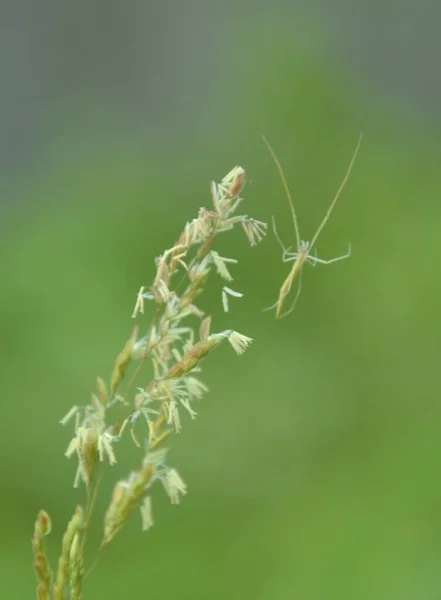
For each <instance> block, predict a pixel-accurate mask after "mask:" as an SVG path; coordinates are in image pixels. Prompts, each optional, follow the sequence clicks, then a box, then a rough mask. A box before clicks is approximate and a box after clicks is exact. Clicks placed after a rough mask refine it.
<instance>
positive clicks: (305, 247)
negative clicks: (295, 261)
mask: <svg viewBox="0 0 441 600" xmlns="http://www.w3.org/2000/svg"><path fill="white" fill-rule="evenodd" d="M308 250H309V242H305V240H300V243H299V248H298V253H299V254H306V252H308Z"/></svg>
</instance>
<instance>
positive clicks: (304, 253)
mask: <svg viewBox="0 0 441 600" xmlns="http://www.w3.org/2000/svg"><path fill="white" fill-rule="evenodd" d="M262 137H263V141H264V142H265V144H266V145H267V147H268V150H269V151H270V154H271V156H272V158H273V160H274V162H275V164H276V167H277V170H278V171H279V175H280V178H281V180H282V184H283V188H284V190H285V194H286V196H287V198H288V203H289V207H290V209H291V216H292V221H293V225H294V232H295V236H296V244H297V251H296V252H291V246H290V247H289V248H285V246H284V245H283V242H282V240H281V239H280V236H279V234H278V233H277V229H276V223H275V220H274V217H273V230H274V235H275V236H276V239H277V241H278V242H279V244H280V246H281V248H282V260H283V262H292V261H294V264H293V266H292V268H291V271H290V272H289V274H288V276H287V278H286V279H285V281H284V282H283V283H282V285H281V287H280V292H279V298H278V300H277V302H276V303H275V304H273V305H272V306H270V307H268V308H266V309H265V310H272V309H273V308H275V309H276V318H277V319H281V318H283V317H286V316H287V315H289V314H290V313H291V312H292V311H293V310H294V308H295V305H296V302H297V300H298V297H299V296H300V291H301V286H302V267H303V265H304V263H305V262H308V263H310V264H312V265H313V266H314V267H315V266H316V265H317V264H321V265H329V264H331V263H334V262H337V261H339V260H344V259H345V258H349V257H350V255H351V245H350V244H349V247H348V252H347V253H346V254H344V255H343V256H337V257H336V258H331V259H329V260H323V259H322V258H318V257H317V256H311V251H312V249H313V247H314V245H315V243H316V241H317V238H318V237H319V235H320V233H321V232H322V229H323V227H324V226H325V225H326V223H327V221H328V219H329V217H330V216H331V213H332V211H333V209H334V207H335V205H336V203H337V200H338V199H339V197H340V195H341V193H342V191H343V188H344V187H345V185H346V183H347V181H348V179H349V175H350V174H351V170H352V167H353V166H354V162H355V159H356V157H357V154H358V150H359V148H360V145H361V140H362V138H363V134H360V137H359V138H358V142H357V146H356V148H355V151H354V153H353V155H352V158H351V161H350V163H349V166H348V168H347V170H346V174H345V176H344V178H343V181H342V182H341V184H340V187H339V188H338V190H337V193H336V194H335V196H334V199H333V200H332V202H331V204H330V206H329V208H328V210H327V211H326V214H325V216H324V218H323V220H322V222H321V223H320V225H319V226H318V228H317V231H316V232H315V234H314V236H313V238H312V240H311V241H310V242H306V241H304V240H301V239H300V232H299V224H298V221H297V215H296V211H295V208H294V203H293V201H292V197H291V192H290V191H289V187H288V183H287V181H286V177H285V174H284V172H283V169H282V166H281V164H280V162H279V160H278V158H277V156H276V154H275V152H274V150H273V149H272V147H271V145H270V143H269V142H268V140H267V139H266V138H265V136H262ZM297 277H298V278H299V279H298V285H297V292H296V295H295V297H294V301H293V303H292V305H291V308H289V309H288V310H287V311H285V312H284V313H283V312H282V311H283V307H284V304H285V299H286V297H287V296H288V294H289V292H290V291H291V288H292V286H293V284H294V282H295V280H296V279H297Z"/></svg>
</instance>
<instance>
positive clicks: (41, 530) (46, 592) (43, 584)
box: [32, 510, 52, 600]
mask: <svg viewBox="0 0 441 600" xmlns="http://www.w3.org/2000/svg"><path fill="white" fill-rule="evenodd" d="M50 531H51V520H50V517H49V515H48V514H47V512H46V511H44V510H41V511H40V512H39V513H38V517H37V520H36V521H35V528H34V535H33V538H32V550H33V553H34V563H33V566H34V571H35V574H36V575H37V580H38V586H37V600H49V598H50V590H51V584H52V571H51V569H50V566H49V561H48V558H47V556H46V550H45V545H44V537H45V536H46V535H48V534H49V533H50Z"/></svg>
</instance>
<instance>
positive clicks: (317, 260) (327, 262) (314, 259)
mask: <svg viewBox="0 0 441 600" xmlns="http://www.w3.org/2000/svg"><path fill="white" fill-rule="evenodd" d="M350 256H351V244H349V248H348V251H347V253H346V254H343V255H342V256H337V257H335V258H329V259H328V260H324V259H323V258H318V257H317V256H308V260H310V261H311V264H314V263H319V264H321V265H330V264H331V263H334V262H338V261H339V260H344V259H345V258H349V257H350ZM314 266H315V265H314Z"/></svg>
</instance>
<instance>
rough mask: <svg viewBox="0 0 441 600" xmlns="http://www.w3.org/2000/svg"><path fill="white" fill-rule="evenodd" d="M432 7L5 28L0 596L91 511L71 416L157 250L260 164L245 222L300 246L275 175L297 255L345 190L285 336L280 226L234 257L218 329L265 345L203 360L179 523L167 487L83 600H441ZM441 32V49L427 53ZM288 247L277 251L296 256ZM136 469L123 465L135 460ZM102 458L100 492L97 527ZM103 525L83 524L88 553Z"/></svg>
mask: <svg viewBox="0 0 441 600" xmlns="http://www.w3.org/2000/svg"><path fill="white" fill-rule="evenodd" d="M440 13H441V8H440V7H439V6H437V5H436V4H435V3H430V2H421V3H419V4H418V6H417V5H415V4H413V3H410V2H393V1H392V2H386V3H384V2H379V1H376V2H367V1H364V2H363V1H361V2H358V3H350V2H349V1H345V0H338V1H337V0H336V1H335V2H333V3H325V2H319V1H315V2H312V3H307V2H298V3H294V2H281V1H280V2H250V1H247V0H241V1H240V2H236V3H233V2H224V3H210V2H206V3H203V2H201V1H196V0H192V1H189V2H178V0H175V1H174V2H173V1H172V0H167V1H166V2H163V3H153V2H147V1H146V2H136V1H128V2H125V3H118V2H113V1H112V2H106V3H105V2H102V1H99V0H97V1H95V2H85V1H79V2H76V3H56V2H51V1H49V0H48V1H47V2H45V3H42V4H41V5H40V6H39V7H38V9H36V6H34V3H32V2H28V3H27V4H26V3H24V4H23V6H21V5H20V7H19V5H18V4H17V5H14V6H12V5H11V7H10V10H9V11H8V16H7V18H6V19H5V20H4V21H3V20H2V21H3V22H2V26H1V28H2V32H3V35H2V39H3V45H4V48H5V51H4V52H3V53H2V54H3V57H4V60H3V63H2V65H3V67H2V68H4V69H5V70H4V86H3V87H4V89H3V90H2V96H3V99H2V100H1V101H0V114H1V123H2V129H3V132H4V134H3V135H2V141H1V143H0V151H1V159H2V170H1V189H2V194H1V197H2V202H1V207H0V210H1V212H0V217H1V225H0V227H1V240H2V260H1V273H0V275H1V281H2V292H1V299H0V303H1V313H0V327H1V335H2V344H1V349H2V361H1V381H2V390H3V392H2V409H1V424H2V430H1V431H2V435H1V438H0V439H1V442H0V443H1V445H2V451H1V454H0V461H1V462H0V464H1V474H2V494H1V496H0V507H1V514H2V515H3V518H2V527H1V532H2V535H1V537H0V553H1V573H2V577H1V580H0V581H1V584H0V585H1V588H2V589H1V592H0V596H1V598H10V599H15V598H20V599H21V598H32V597H34V593H35V592H34V588H35V581H34V574H33V572H32V570H31V560H32V557H31V551H30V536H31V533H32V529H33V522H34V519H35V516H36V514H37V512H38V510H39V509H40V508H41V507H44V508H46V509H47V510H48V511H49V513H50V514H51V516H52V519H53V533H52V535H51V536H50V538H49V539H48V547H49V552H50V554H51V557H52V560H53V561H55V559H56V557H57V556H58V549H59V545H60V540H61V535H62V532H63V530H64V526H65V524H66V521H67V519H68V518H69V517H70V515H71V513H72V511H73V508H74V506H75V504H76V503H78V502H81V501H82V500H83V496H82V493H81V492H80V491H75V490H74V489H73V488H72V481H73V476H74V471H75V466H74V464H73V462H68V461H67V459H65V458H64V457H63V453H64V451H65V448H66V445H67V443H68V441H69V439H70V438H69V436H70V430H68V429H63V428H62V427H61V426H60V425H59V424H58V420H59V418H60V417H61V416H62V415H63V414H65V412H66V411H67V409H68V408H69V407H70V406H71V405H72V404H81V403H83V402H86V401H88V398H89V393H90V390H91V389H92V387H93V385H94V378H95V376H96V375H102V376H104V377H107V376H108V375H109V373H110V371H111V368H112V365H113V361H114V358H115V356H116V354H117V352H118V351H119V350H120V348H121V345H122V343H123V342H124V341H125V339H126V338H127V336H128V333H129V331H130V328H131V326H132V321H131V319H130V315H131V312H132V309H133V304H134V300H135V296H136V292H137V290H138V289H139V286H140V285H141V284H148V283H149V282H150V281H151V278H152V276H153V275H154V262H153V258H154V256H157V255H158V254H160V253H161V251H162V250H163V249H164V248H166V247H169V246H170V245H171V244H172V243H173V242H174V240H175V239H176V237H177V235H178V234H179V232H180V230H181V229H182V226H183V224H184V223H185V221H187V220H189V219H191V218H193V217H194V216H195V215H196V213H197V210H198V208H199V207H200V206H202V205H205V206H207V205H208V203H209V193H208V192H209V182H210V180H211V179H216V180H219V179H220V178H221V177H222V176H223V175H224V174H225V173H226V172H227V171H228V170H229V169H230V168H232V167H233V166H234V165H236V164H240V165H242V166H243V167H244V168H245V169H246V170H247V175H248V183H247V186H246V189H245V193H244V196H245V201H244V204H243V207H244V211H245V212H247V213H248V214H250V215H252V216H254V217H256V218H258V219H262V220H265V221H270V219H271V216H272V215H275V217H276V219H277V221H278V223H279V230H280V233H281V235H282V237H283V239H285V240H286V241H287V242H288V240H293V231H292V227H291V224H290V222H289V212H288V207H287V203H286V198H285V197H284V194H283V190H282V186H281V183H280V180H279V179H278V176H277V173H276V170H275V168H274V165H273V163H272V161H271V157H270V156H269V154H268V152H267V150H266V148H265V146H264V144H263V142H262V140H261V133H265V135H266V136H267V137H268V138H269V140H270V141H271V143H272V145H273V146H274V148H275V149H276V152H277V154H278V156H279V158H280V161H281V162H282V164H283V165H284V167H285V170H286V175H287V178H288V180H289V182H290V185H291V189H292V193H293V196H294V199H295V202H296V207H297V211H298V215H299V220H300V228H301V234H302V237H304V238H305V239H311V237H312V235H313V232H314V231H315V228H316V226H317V224H318V222H319V220H320V219H321V217H322V215H323V214H324V211H325V210H326V208H327V206H328V203H329V202H330V199H331V198H332V196H333V194H334V192H335V190H336V188H337V186H338V184H339V183H340V181H341V179H342V177H343V174H344V172H345V169H346V167H347V164H348V161H349V158H350V156H351V153H352V152H353V150H354V147H355V144H356V141H357V137H358V135H359V132H360V131H363V132H364V141H363V145H362V148H361V151H360V154H359V157H358V160H357V163H356V165H355V168H354V171H353V173H352V176H351V179H350V181H349V183H348V186H347V188H346V189H345V192H344V194H343V196H342V198H341V202H340V203H339V205H338V206H337V209H336V211H335V213H334V214H333V216H332V218H331V220H330V222H329V224H328V226H327V227H326V229H325V231H324V233H323V235H322V237H321V238H320V239H319V242H318V252H319V255H320V256H321V257H323V258H328V257H332V256H337V255H339V254H342V253H344V252H345V250H346V247H347V244H348V242H349V241H350V242H352V247H353V256H352V257H351V259H350V260H348V261H344V262H341V263H337V264H335V265H331V266H328V267H321V266H319V267H317V268H316V269H312V268H310V267H306V269H305V273H304V277H303V291H302V295H301V297H300V300H299V302H298V305H297V308H296V310H295V312H294V313H293V314H292V315H291V316H290V317H289V318H288V319H286V320H284V321H280V322H278V321H275V320H274V316H273V315H272V314H271V313H264V312H262V310H261V309H262V308H264V307H265V306H267V305H268V304H270V303H272V302H273V301H274V300H275V299H276V297H277V292H278V287H279V286H280V284H281V282H282V281H283V279H284V277H285V276H286V274H287V266H286V265H283V264H282V262H281V256H280V255H281V253H280V249H279V247H278V245H277V242H276V241H275V239H274V236H273V235H272V234H271V235H269V236H268V239H266V240H265V241H264V243H262V245H260V246H258V247H257V248H253V249H250V248H249V247H248V245H247V242H246V240H245V239H244V237H243V235H239V233H233V234H231V235H226V236H224V237H223V239H222V240H221V243H220V252H221V254H224V255H226V256H233V257H236V258H238V259H239V261H240V262H239V264H238V265H237V266H236V267H233V272H234V276H235V281H234V286H233V287H235V289H238V290H240V291H242V292H243V293H244V298H243V299H242V300H235V299H232V301H231V312H230V314H228V315H226V314H224V313H223V312H222V307H221V302H220V294H219V289H220V286H221V282H220V281H218V282H216V283H215V284H213V285H212V286H211V287H210V291H209V292H208V293H207V294H206V295H205V298H204V301H203V307H204V308H205V309H206V310H209V311H210V312H212V313H213V316H214V324H215V325H214V326H215V329H216V330H221V329H224V328H227V327H228V328H230V327H231V328H234V329H237V330H239V331H240V332H242V333H244V334H246V335H249V336H252V337H253V338H255V342H254V343H253V345H252V346H251V347H250V349H249V351H248V352H247V353H246V354H245V355H244V356H243V357H240V358H237V357H235V356H234V353H233V352H232V351H231V349H230V348H228V347H225V348H222V349H220V350H219V351H217V353H216V355H213V357H212V358H210V359H209V360H207V361H206V362H205V364H204V377H205V381H206V382H207V384H208V385H209V387H210V389H211V392H210V394H209V395H207V396H206V398H205V399H204V401H203V404H201V405H200V406H199V410H198V412H199V416H198V419H197V420H196V421H194V422H190V421H189V420H187V421H186V422H185V424H184V429H183V432H182V434H180V435H179V436H176V438H175V439H173V442H172V451H171V456H170V458H171V462H172V463H173V464H174V465H176V466H177V468H178V470H179V471H180V473H181V474H182V475H183V477H184V479H185V480H186V482H187V483H188V486H189V493H188V496H187V497H185V499H184V501H183V502H182V504H181V505H180V506H177V507H176V506H170V504H169V502H168V500H167V498H166V497H165V494H163V493H161V492H162V490H161V489H157V490H156V491H155V493H154V517H155V527H154V528H153V529H152V530H151V531H149V532H148V533H146V534H142V533H141V532H140V521H139V516H138V515H136V516H134V517H133V519H132V520H131V522H130V523H129V524H128V526H127V527H126V529H125V530H123V532H122V533H121V534H120V535H119V536H118V537H117V538H116V539H115V541H114V543H112V544H111V546H110V547H109V548H108V550H107V551H106V553H105V555H104V556H103V557H102V562H101V563H100V565H99V566H98V567H97V569H96V570H95V571H94V572H93V574H92V575H91V577H90V579H89V580H88V582H87V586H86V593H85V599H86V600H87V599H89V598H94V599H99V598H162V599H168V598H176V597H179V598H189V599H199V598H200V599H205V598H214V599H217V598H219V599H225V598H229V599H238V600H239V599H240V600H244V599H250V600H251V599H252V600H278V599H281V600H282V599H285V598H286V599H288V598H289V599H290V598H298V599H300V598H301V599H302V600H316V599H317V600H319V599H323V598H326V599H328V598H329V599H334V598H335V599H338V600H342V599H346V598H347V599H355V598H356V599H357V600H365V599H366V600H367V599H369V600H371V599H372V600H374V599H375V600H395V599H397V600H398V599H399V600H410V599H415V600H421V599H424V600H428V599H434V600H435V599H439V598H440V597H441V576H440V572H441V474H440V469H439V459H440V453H441V403H440V401H439V394H438V390H437V388H436V385H435V384H436V382H437V381H438V378H439V374H438V371H437V368H438V369H439V367H438V365H437V362H438V358H437V357H439V332H440V318H439V294H440V291H441V275H440V273H441V270H440V266H439V254H438V252H437V251H436V248H438V247H439V243H438V241H439V224H440V222H441V202H440V190H441V169H440V164H441V162H440V161H441V130H440V117H439V110H438V108H439V105H440V102H441V86H440V84H439V76H438V71H439V69H438V65H439V58H440V54H441V42H440V41H439V39H436V23H437V22H438V23H439V18H440ZM438 37H439V36H438ZM290 243H291V242H290ZM132 452H134V450H133V451H132ZM128 468H129V467H128V460H127V461H126V460H125V459H124V460H122V463H121V464H118V465H117V466H116V467H114V472H113V473H111V477H110V479H109V481H108V482H107V484H106V486H105V487H104V489H103V495H102V497H101V498H100V500H99V502H98V510H99V511H100V513H101V514H102V512H103V511H104V509H105V506H106V503H107V498H108V494H109V493H110V488H111V486H112V484H113V483H114V481H115V480H116V479H117V478H118V477H121V476H123V475H125V473H126V471H127V469H128ZM100 530H101V516H99V519H98V522H97V523H96V524H95V527H94V529H93V530H92V532H91V541H92V542H93V543H94V544H96V543H98V539H99V535H100Z"/></svg>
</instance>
